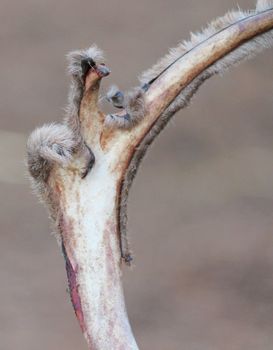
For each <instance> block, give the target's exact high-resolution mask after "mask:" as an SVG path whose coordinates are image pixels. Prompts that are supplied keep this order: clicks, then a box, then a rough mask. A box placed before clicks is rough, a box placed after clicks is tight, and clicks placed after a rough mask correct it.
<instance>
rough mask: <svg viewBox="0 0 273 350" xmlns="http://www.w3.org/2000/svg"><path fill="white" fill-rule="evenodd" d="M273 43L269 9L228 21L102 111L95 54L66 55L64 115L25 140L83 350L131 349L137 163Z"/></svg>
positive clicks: (100, 68)
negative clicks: (217, 79) (218, 83)
mask: <svg viewBox="0 0 273 350" xmlns="http://www.w3.org/2000/svg"><path fill="white" fill-rule="evenodd" d="M272 44H273V3H272V2H271V1H258V4H257V8H256V10H253V11H248V12H242V11H236V12H231V13H229V14H227V15H226V16H224V17H223V18H220V19H217V20H216V21H214V22H212V23H211V24H210V25H209V26H208V27H207V28H206V29H205V30H204V31H203V32H202V33H199V34H197V35H192V40H191V41H189V42H183V43H182V44H180V45H179V46H178V48H176V49H173V50H171V52H170V54H169V55H167V56H166V57H165V58H163V59H162V60H161V61H159V63H158V64H156V65H155V66H154V67H153V68H152V69H151V70H149V71H148V72H146V73H144V75H143V76H142V77H141V83H142V85H141V86H140V87H139V88H137V89H135V90H134V91H133V92H131V93H129V94H127V95H125V96H123V94H122V93H121V92H120V93H119V94H118V95H117V92H118V91H116V90H115V93H114V95H113V96H112V97H111V96H110V97H109V99H110V100H111V99H112V100H113V102H115V103H116V105H117V106H118V107H122V106H124V107H125V109H124V110H122V111H121V112H120V113H118V114H111V115H108V116H105V115H104V114H103V113H102V112H101V111H100V110H99V108H98V106H97V103H98V94H99V86H100V81H101V79H102V78H103V77H104V76H107V75H108V74H109V70H108V68H107V67H106V66H105V65H104V64H103V63H100V64H99V62H102V60H103V57H102V54H101V52H100V51H99V50H98V49H97V48H96V47H92V48H91V49H89V50H85V51H76V52H74V53H72V54H71V55H70V73H71V75H72V87H71V95H70V105H69V108H68V116H67V118H66V119H65V121H64V122H63V123H61V124H54V125H50V126H45V127H42V128H40V129H38V130H36V131H34V133H33V134H32V135H31V136H30V139H29V142H28V164H29V171H30V174H31V176H32V178H33V182H34V186H35V188H36V190H37V192H38V194H39V195H40V197H41V198H42V199H43V201H44V202H45V203H46V204H47V206H48V207H49V210H50V213H51V217H52V219H53V221H54V223H55V226H56V229H57V232H58V236H59V241H60V244H61V246H62V251H63V255H64V257H65V261H66V270H67V275H68V283H69V287H70V295H71V300H72V303H73V306H74V309H75V313H76V316H77V318H78V320H79V323H80V326H81V329H82V331H83V333H84V335H85V337H86V339H87V342H88V345H89V349H90V350H94V349H103V350H107V349H137V345H136V342H135V340H134V337H133V334H132V331H131V328H130V325H129V321H128V317H127V313H126V308H125V303H124V296H123V288H122V281H121V261H122V258H123V260H125V262H127V263H130V260H131V256H130V252H129V247H128V244H127V239H126V221H127V217H126V202H127V196H128V191H129V188H130V185H131V183H132V180H133V178H134V176H135V173H136V171H137V168H138V166H139V163H140V160H141V159H142V157H143V156H144V154H145V151H146V150H147V148H148V146H149V145H150V144H151V142H152V141H153V139H154V138H155V137H156V136H157V135H158V133H159V132H160V131H161V130H162V129H163V127H164V126H165V125H166V123H167V122H168V121H169V119H170V118H171V116H172V115H173V114H174V113H175V112H176V111H177V110H179V109H181V108H182V107H184V106H186V105H187V103H188V102H189V100H190V98H191V97H192V96H193V95H194V93H195V92H196V90H197V89H198V87H199V86H200V85H201V84H202V83H203V82H204V81H205V80H206V79H208V78H209V77H210V76H212V75H214V74H217V73H219V72H223V71H224V70H226V69H227V68H228V67H230V66H233V65H235V64H237V63H238V62H240V61H242V60H243V59H246V58H248V57H249V56H253V55H254V54H255V53H256V52H259V51H261V50H262V49H264V48H266V47H269V46H271V45H272Z"/></svg>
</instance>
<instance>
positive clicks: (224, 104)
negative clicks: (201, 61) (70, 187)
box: [0, 0, 273, 350]
mask: <svg viewBox="0 0 273 350" xmlns="http://www.w3.org/2000/svg"><path fill="white" fill-rule="evenodd" d="M236 5H237V2H236V1H231V0H221V1H219V0H204V1H202V2H201V1H194V0H184V1H181V0H169V1H165V0H157V1H155V0H153V1H145V0H138V1H125V0H119V1H111V2H110V1H106V0H100V1H85V0H78V1H71V0H68V1H65V0H59V1H53V0H47V1H40V0H24V1H20V0H15V1H10V0H1V3H0V39H1V53H0V60H1V66H0V67H1V68H0V71H1V72H0V76H1V79H0V96H1V97H0V100H1V102H0V115H1V119H0V155H1V157H0V159H1V167H0V194H1V211H0V221H1V239H0V242H1V243H0V262H1V266H0V280H1V284H0V300H1V302H0V349H1V350H14V349H20V350H36V349H39V350H48V349H50V350H61V349H65V350H74V349H78V350H81V349H82V350H84V349H86V344H85V342H84V340H83V338H82V335H81V333H80V330H79V326H78V324H77V322H76V319H75V317H74V314H73V310H72V307H71V305H70V301H69V297H68V294H67V292H66V276H65V270H64V263H63V258H62V256H61V254H60V251H59V249H58V247H57V244H56V242H55V239H54V237H52V236H51V235H50V231H51V228H50V224H49V220H48V218H47V213H46V211H45V210H44V208H43V207H42V206H41V205H40V204H38V201H37V199H36V198H35V197H34V196H32V194H31V191H30V189H29V184H28V181H27V178H26V175H25V173H26V172H25V169H24V165H23V158H24V152H25V140H26V137H27V134H29V133H30V131H31V130H32V129H33V128H34V127H36V126H38V125H41V124H42V123H45V122H50V121H55V120H60V118H61V116H62V114H63V107H64V106H65V104H66V94H67V87H68V78H67V76H66V72H65V65H66V62H65V58H64V57H65V54H66V53H67V52H68V51H69V50H71V49H75V48H84V47H86V46H88V45H89V44H91V43H93V42H96V43H97V44H98V46H100V47H102V49H103V50H104V51H105V52H106V56H107V58H108V60H107V63H108V65H109V66H110V67H111V70H112V74H111V76H110V77H109V78H108V79H107V80H105V81H104V84H103V86H104V88H106V87H107V86H108V85H109V84H110V83H117V84H118V85H119V86H120V87H121V88H122V89H127V88H129V87H131V86H134V85H135V84H136V83H137V80H136V77H137V74H139V73H140V72H141V71H142V70H144V69H146V68H148V67H149V66H150V65H152V64H153V63H154V62H155V61H156V60H157V59H158V58H159V57H160V56H161V55H163V54H164V53H165V52H166V51H167V49H168V47H171V46H175V45H176V43H177V42H178V41H179V40H180V39H182V38H187V37H188V33H189V32H190V31H196V30H199V29H201V27H202V26H204V25H205V24H206V22H207V21H209V20H210V19H212V18H214V17H217V16H219V15H222V14H224V13H225V12H226V11H227V10H229V9H231V8H234V7H236ZM240 6H241V7H242V8H252V7H253V6H254V4H253V1H250V0H241V1H240ZM272 68H273V50H268V51H267V52H265V53H263V54H261V55H259V56H258V57H257V58H255V59H254V60H252V61H249V62H246V63H244V64H242V65H240V66H239V67H238V68H236V69H233V70H232V71H231V72H229V73H227V74H226V75H225V76H224V77H223V78H220V77H216V78H213V79H211V80H210V81H209V82H208V83H206V85H205V86H203V87H202V88H201V90H200V91H199V92H198V94H197V97H196V98H195V100H194V103H193V105H191V106H190V108H188V109H186V110H183V111H182V112H180V113H179V114H178V115H177V116H176V117H175V118H174V119H173V121H172V122H171V123H170V125H169V127H168V128H167V129H166V130H165V131H164V132H163V135H162V137H160V138H159V139H158V140H157V141H156V142H155V144H154V145H153V147H151V149H150V151H149V152H148V154H147V156H146V158H145V160H144V162H143V165H142V167H141V170H140V171H139V174H138V176H137V178H136V181H135V183H134V186H133V189H132V191H131V196H130V204H129V234H130V237H131V242H132V247H133V250H134V253H135V267H134V268H133V269H132V270H128V269H125V273H124V275H125V276H124V281H125V294H126V300H127V305H128V311H129V316H130V320H131V322H132V326H133V329H134V332H135V335H136V338H137V340H138V343H139V345H140V348H141V349H157V350H165V349H168V350H178V349H187V350H200V349H202V350H218V349H221V350H239V349H240V350H241V349H248V350H257V349H259V350H272V349H273V225H272V224H273V217H272V212H273V137H272V135H273V113H272V105H273V98H272V97H273V69H272Z"/></svg>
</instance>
